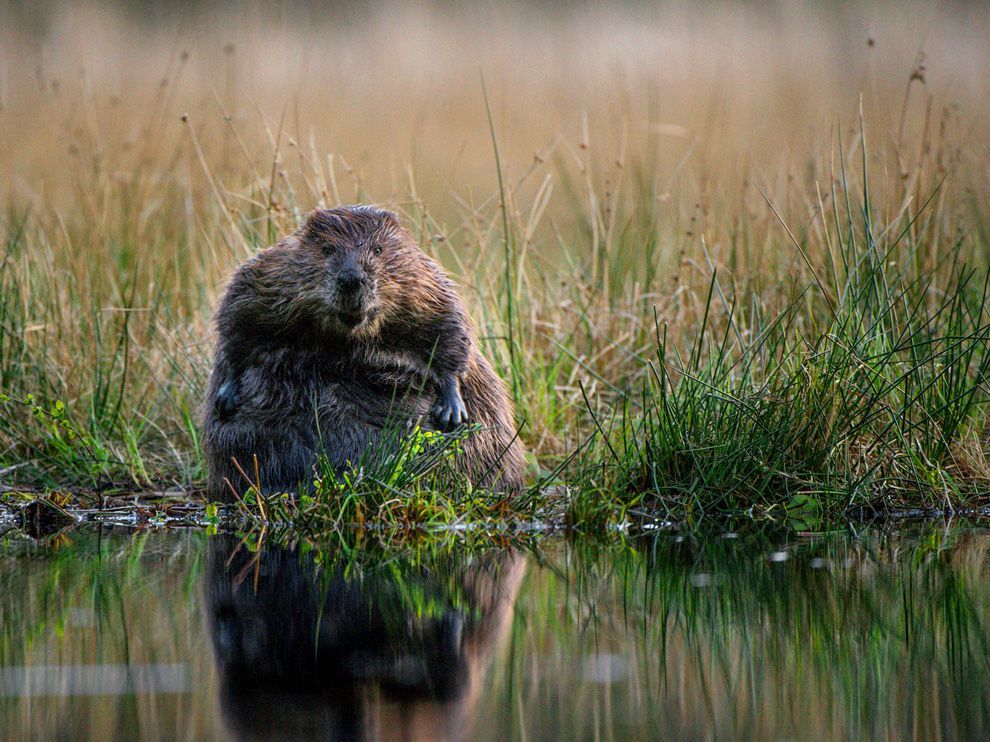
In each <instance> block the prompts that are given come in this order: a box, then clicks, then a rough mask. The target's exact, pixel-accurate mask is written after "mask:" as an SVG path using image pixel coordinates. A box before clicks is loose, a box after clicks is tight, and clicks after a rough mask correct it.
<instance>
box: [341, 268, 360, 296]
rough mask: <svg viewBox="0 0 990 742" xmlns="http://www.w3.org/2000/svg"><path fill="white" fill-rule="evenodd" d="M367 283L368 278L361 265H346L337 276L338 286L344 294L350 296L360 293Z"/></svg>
mask: <svg viewBox="0 0 990 742" xmlns="http://www.w3.org/2000/svg"><path fill="white" fill-rule="evenodd" d="M365 283H367V279H366V278H365V276H364V271H363V270H361V268H360V266H348V267H345V268H344V270H342V271H341V272H340V275H339V276H337V287H338V288H339V289H340V293H341V294H342V295H344V296H348V297H350V296H354V295H355V294H359V293H360V292H361V289H362V288H364V285H365Z"/></svg>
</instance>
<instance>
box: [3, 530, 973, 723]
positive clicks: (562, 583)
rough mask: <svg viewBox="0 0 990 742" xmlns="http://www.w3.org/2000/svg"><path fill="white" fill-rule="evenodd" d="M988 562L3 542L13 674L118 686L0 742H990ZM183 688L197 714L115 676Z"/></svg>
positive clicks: (860, 540) (47, 708)
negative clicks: (320, 739)
mask: <svg viewBox="0 0 990 742" xmlns="http://www.w3.org/2000/svg"><path fill="white" fill-rule="evenodd" d="M988 555H990V532H988V531H986V530H984V529H982V528H978V527H976V526H974V525H972V524H959V523H956V524H952V525H951V526H945V525H944V524H925V525H922V526H912V527H902V528H900V529H893V528H881V527H871V528H867V529H865V530H863V531H861V532H852V531H841V532H834V533H830V534H818V535H802V534H797V533H795V532H793V531H782V530H779V529H778V530H775V529H771V528H763V527H757V526H754V525H752V524H740V525H739V526H738V530H736V531H729V530H727V527H726V526H725V525H722V526H719V527H717V528H716V527H711V528H702V529H697V530H692V531H682V532H657V533H654V534H651V535H648V536H640V537H635V538H619V537H616V538H614V539H612V540H611V541H602V540H594V539H570V540H566V541H565V540H562V539H544V540H536V541H529V542H522V543H517V544H513V545H511V547H506V546H504V545H498V544H495V543H493V542H491V540H489V541H488V542H487V543H486V542H484V540H481V539H477V538H467V537H463V536H457V535H450V534H448V536H446V537H444V538H439V539H436V540H431V539H425V540H423V541H420V542H417V543H410V542H409V541H406V540H403V541H401V542H389V541H388V540H385V539H381V540H377V539H370V538H369V537H368V536H367V535H366V534H365V535H364V536H362V535H360V534H353V535H352V536H347V537H340V538H339V539H338V540H336V541H334V542H333V543H329V542H323V543H320V544H317V543H313V542H307V541H303V540H297V541H293V542H289V541H280V540H279V539H273V538H271V535H270V534H269V535H268V536H266V537H265V538H263V539H261V540H258V539H257V535H255V536H254V537H252V538H248V539H244V540H241V539H240V538H239V537H236V538H235V537H230V536H221V537H212V538H208V537H205V536H204V535H203V534H202V533H201V532H197V533H185V534H175V533H172V534H161V533H159V534H148V533H145V534H137V535H131V534H123V533H119V532H114V531H110V532H108V531H106V530H105V531H104V532H102V533H100V532H95V531H72V532H69V533H68V534H64V535H62V536H60V537H59V538H58V539H57V540H56V541H55V542H53V543H46V544H39V543H32V542H29V541H27V540H12V539H11V538H10V537H8V540H7V541H5V542H3V543H2V545H0V611H2V614H0V615H2V621H0V669H3V670H4V672H5V673H6V674H4V675H3V677H4V678H5V679H6V678H8V677H9V676H13V677H22V676H23V674H24V673H25V672H26V671H28V670H31V669H32V668H34V669H37V668H42V669H44V668H47V669H44V672H46V673H48V675H46V676H45V678H46V679H45V683H48V684H49V685H50V686H51V687H53V688H57V687H62V686H59V682H60V680H65V678H60V676H59V675H58V670H57V668H60V667H67V668H68V667H76V668H78V667H81V666H85V667H88V668H93V667H94V666H103V667H108V668H115V669H114V671H113V672H115V673H117V675H114V676H113V677H112V678H109V679H108V677H103V678H101V679H100V682H102V683H103V684H104V686H103V687H111V688H113V687H116V688H118V689H122V690H121V692H120V693H118V694H116V695H114V694H106V695H103V696H85V695H76V696H72V695H65V694H63V695H58V694H50V695H44V694H37V693H36V694H34V695H30V694H22V695H18V694H16V693H7V692H4V694H3V697H0V728H2V729H3V730H4V738H5V739H6V738H8V736H9V738H11V739H17V738H22V737H28V736H36V737H51V736H56V735H57V733H58V732H59V731H60V730H63V729H75V730H80V733H83V731H84V732H85V734H86V736H88V737H90V738H111V737H115V738H163V737H172V738H223V737H231V738H249V737H250V738H272V737H274V736H279V735H280V738H286V736H291V734H293V733H296V734H298V735H302V736H305V734H309V733H312V732H313V731H314V729H317V730H321V731H322V733H324V734H329V735H330V736H332V735H333V733H335V732H338V733H339V732H342V730H344V731H347V732H348V734H351V735H352V736H365V737H376V736H377V737H386V736H389V735H405V736H407V737H410V738H427V737H430V738H437V737H448V738H456V737H467V738H473V739H524V738H526V739H589V738H600V739H623V740H625V739H647V738H657V737H667V738H680V739H696V738H781V737H788V738H796V739H816V738H906V737H915V738H925V739H937V738H965V739H973V738H985V737H986V736H987V733H988V732H990V702H988V699H990V646H988V640H987V637H986V627H987V623H988V620H990V591H988V589H987V579H986V577H987V568H988ZM180 666H181V667H183V668H186V669H185V670H183V672H184V673H185V675H184V677H185V678H187V679H188V682H189V684H190V687H189V692H168V690H167V689H163V688H157V689H156V688H153V687H149V684H147V683H146V684H145V685H144V686H142V685H141V683H136V682H135V683H131V682H130V681H129V680H128V678H127V677H125V676H124V675H122V674H121V673H122V672H123V671H122V670H121V668H123V667H127V668H134V669H135V670H136V671H137V670H138V669H139V668H152V669H148V670H146V671H145V672H144V675H139V674H135V675H134V677H144V678H148V677H151V678H155V677H158V676H157V675H156V674H155V673H157V672H158V670H155V669H153V668H172V667H180ZM11 668H13V670H12V672H13V675H10V673H8V672H7V671H9V670H11ZM52 668H56V669H52ZM67 672H68V671H67ZM71 672H73V673H75V675H74V676H73V677H76V678H77V680H78V678H79V677H89V676H87V675H86V674H85V673H87V672H88V673H92V672H93V670H92V669H90V670H86V671H81V670H78V669H77V670H73V671H71ZM110 680H113V681H114V682H113V683H111V682H110ZM4 682H6V680H5V681H4ZM87 682H88V681H87ZM142 682H143V681H142ZM36 687H41V686H36ZM180 690H181V689H180ZM344 701H347V703H344ZM334 709H336V711H342V710H346V709H350V710H351V711H350V712H349V713H352V716H351V717H348V718H345V717H344V716H341V715H340V714H336V712H335V711H334ZM262 712H264V713H262ZM276 712H277V713H276ZM334 714H336V715H334ZM341 721H345V722H347V723H346V725H344V726H341V725H340V724H338V722H341Z"/></svg>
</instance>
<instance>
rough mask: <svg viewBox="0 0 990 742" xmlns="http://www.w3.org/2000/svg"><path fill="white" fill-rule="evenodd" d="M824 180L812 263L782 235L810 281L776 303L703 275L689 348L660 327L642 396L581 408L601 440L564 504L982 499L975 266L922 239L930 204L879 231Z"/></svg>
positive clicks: (981, 368) (748, 505)
mask: <svg viewBox="0 0 990 742" xmlns="http://www.w3.org/2000/svg"><path fill="white" fill-rule="evenodd" d="M865 176H866V172H865V161H864V182H865V180H866V178H865ZM837 190H838V192H837V193H833V194H832V195H833V198H832V203H833V204H835V206H834V209H833V212H832V215H831V223H830V225H829V229H830V236H829V237H828V250H827V253H826V254H825V255H824V258H823V259H822V260H821V261H820V262H819V264H818V265H817V266H816V265H814V264H813V263H812V262H811V260H810V259H809V258H808V252H807V248H808V244H807V242H806V241H798V240H797V239H796V238H794V237H793V235H791V233H790V231H789V230H788V235H789V237H790V238H791V240H792V242H793V247H794V249H795V250H797V251H798V253H799V254H800V255H801V257H802V258H803V260H804V261H805V262H806V264H807V265H808V267H809V271H810V273H811V274H812V280H810V285H806V286H802V285H800V284H799V283H795V284H794V285H792V286H791V287H789V288H788V289H786V294H788V295H789V296H790V301H789V302H788V303H787V305H786V306H785V307H784V308H783V309H781V310H780V311H777V312H775V313H772V314H768V313H767V312H766V310H765V308H764V297H760V296H757V295H756V294H751V295H748V296H746V295H741V296H740V295H738V294H737V295H735V296H731V298H729V297H727V293H729V294H730V295H731V292H726V291H725V290H724V289H723V287H722V285H721V283H720V280H719V278H718V276H717V275H716V273H715V272H714V271H713V272H712V275H711V281H710V284H709V289H708V292H707V298H706V300H705V302H704V313H703V315H702V317H701V319H700V321H699V323H698V324H697V327H696V329H695V333H694V339H693V342H691V343H689V344H688V345H687V346H686V347H684V346H679V345H678V343H676V342H674V341H673V340H671V339H668V328H667V325H666V324H665V323H661V322H660V321H659V320H657V321H656V349H655V355H654V357H653V358H652V359H650V360H649V361H648V369H649V378H648V379H647V381H646V382H644V384H643V386H642V388H641V390H640V392H639V393H638V394H631V395H628V396H626V397H624V398H623V399H621V400H620V402H619V403H618V407H619V409H618V411H617V414H614V415H603V414H602V413H601V412H600V411H595V410H592V407H591V405H590V403H589V404H588V410H589V411H591V415H592V417H593V420H594V423H595V424H596V426H597V428H598V430H599V432H600V434H601V437H602V440H603V443H602V444H601V445H599V446H598V448H597V456H595V457H591V458H589V459H586V460H583V461H581V462H579V463H580V465H579V467H578V468H579V471H580V473H579V475H578V478H579V480H580V481H582V482H584V483H586V485H587V486H586V490H585V494H584V496H583V497H582V498H580V501H579V502H578V503H577V504H576V506H575V507H576V508H577V509H578V510H580V509H582V508H584V509H591V510H592V511H594V510H595V508H597V509H598V510H600V509H601V508H602V507H604V506H606V505H607V503H608V502H609V501H610V500H613V499H615V500H618V501H619V502H622V503H624V504H625V505H626V506H627V507H628V506H629V505H633V504H635V505H639V506H642V507H645V508H647V509H649V510H654V511H655V510H656V509H659V510H660V511H661V512H662V511H663V510H664V509H666V510H677V511H680V512H683V511H685V510H686V511H687V512H698V513H703V512H719V511H726V510H742V509H750V510H752V509H756V510H764V509H771V510H772V509H774V508H776V507H780V508H782V509H783V510H788V509H792V508H796V509H800V510H802V511H807V510H808V509H809V508H811V509H813V510H815V511H816V512H821V511H822V510H824V511H825V512H826V513H828V514H832V515H834V514H838V513H840V512H848V511H849V510H850V509H851V508H854V507H861V508H865V509H866V510H870V509H873V508H875V509H877V510H884V509H889V508H890V507H898V506H905V505H910V506H930V507H940V508H944V509H947V510H951V509H953V508H956V507H959V506H960V505H963V504H965V503H967V502H973V501H974V498H978V497H979V496H980V495H983V496H985V495H986V494H987V492H988V487H990V482H988V481H987V480H986V477H985V473H984V475H981V474H980V473H979V472H974V471H972V470H970V468H969V467H968V466H967V463H966V460H965V448H966V444H967V442H970V441H973V442H975V445H976V446H977V447H979V446H980V445H982V444H981V443H980V441H981V438H982V436H983V435H984V434H985V433H984V426H985V424H986V413H985V405H986V404H987V402H988V399H990V388H988V384H987V382H988V375H990V350H988V347H990V316H988V312H987V308H986V302H987V299H988V294H990V291H988V286H990V283H988V278H990V274H988V273H987V271H986V269H985V268H984V267H978V266H977V265H973V264H971V263H970V262H968V261H967V259H966V257H965V253H964V252H963V250H962V240H961V239H960V240H957V241H956V242H955V243H953V244H951V245H948V246H946V247H945V248H941V249H938V250H929V249H928V245H927V243H926V242H925V241H924V239H923V238H924V235H925V234H926V233H927V231H928V230H929V229H935V227H934V225H933V223H932V222H933V220H934V219H935V218H936V215H933V214H932V211H931V209H927V210H926V209H922V211H921V212H920V213H919V214H916V215H915V216H913V217H911V218H908V217H903V218H902V219H901V220H899V221H896V222H892V223H890V224H888V225H885V226H884V227H883V228H879V227H878V226H877V222H876V214H875V213H874V211H873V209H872V207H871V204H870V201H869V197H868V196H864V198H863V201H862V204H861V207H860V208H859V209H858V210H855V209H854V208H853V207H852V206H851V194H850V191H851V188H850V187H849V186H848V185H847V182H846V180H845V177H844V175H843V178H842V179H841V180H840V182H839V185H838V189H837ZM867 192H868V191H867ZM839 203H843V204H844V205H845V213H844V214H843V215H842V216H840V209H839V206H838V204H839ZM926 206H927V204H926ZM823 216H824V214H823ZM823 221H824V220H823ZM785 229H786V227H785ZM716 316H718V317H719V318H720V319H719V320H718V321H717V320H716ZM683 336H684V333H683V332H682V333H681V337H683Z"/></svg>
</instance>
